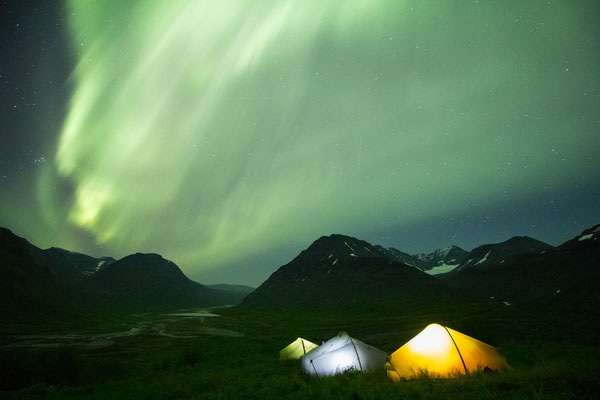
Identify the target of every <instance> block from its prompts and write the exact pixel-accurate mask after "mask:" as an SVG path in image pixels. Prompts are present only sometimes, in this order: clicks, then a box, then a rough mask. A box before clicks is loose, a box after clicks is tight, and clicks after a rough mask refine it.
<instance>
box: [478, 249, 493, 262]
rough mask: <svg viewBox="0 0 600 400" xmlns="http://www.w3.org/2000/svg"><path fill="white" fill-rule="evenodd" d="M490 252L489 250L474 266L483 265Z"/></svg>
mask: <svg viewBox="0 0 600 400" xmlns="http://www.w3.org/2000/svg"><path fill="white" fill-rule="evenodd" d="M491 252H492V251H491V250H490V251H488V252H487V254H486V255H485V256H483V258H482V259H481V260H479V261H477V262H476V263H475V265H479V264H483V263H484V262H486V261H487V258H488V256H489V255H490V253H491Z"/></svg>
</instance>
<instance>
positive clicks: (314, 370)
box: [302, 332, 387, 376]
mask: <svg viewBox="0 0 600 400" xmlns="http://www.w3.org/2000/svg"><path fill="white" fill-rule="evenodd" d="M386 358H387V354H386V353H384V352H383V351H381V350H379V349H376V348H375V347H373V346H369V345H368V344H365V343H363V342H361V341H360V340H356V339H353V338H351V337H350V336H348V334H347V333H346V332H340V333H338V334H337V336H335V337H334V338H331V339H329V340H328V341H326V342H325V343H323V344H322V345H321V346H319V347H317V348H316V349H314V350H311V351H310V352H308V353H306V354H305V355H304V356H302V369H303V370H304V371H305V372H306V373H308V374H310V375H312V376H330V375H336V374H340V373H342V372H344V371H347V370H350V369H352V370H356V371H368V370H373V369H377V368H383V366H384V365H385V360H386Z"/></svg>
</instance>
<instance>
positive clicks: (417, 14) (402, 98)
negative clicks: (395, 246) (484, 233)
mask: <svg viewBox="0 0 600 400" xmlns="http://www.w3.org/2000/svg"><path fill="white" fill-rule="evenodd" d="M67 4H68V7H67V8H68V13H69V14H68V18H69V26H70V33H71V37H72V44H73V48H74V50H75V51H76V52H77V54H78V63H77V65H76V69H75V70H74V73H73V78H72V79H73V86H74V91H73V95H72V100H71V103H70V107H69V111H68V115H67V117H66V120H65V124H64V129H63V131H62V133H61V136H60V139H59V143H58V149H57V153H56V157H55V163H54V165H48V166H46V167H45V168H46V170H45V171H44V172H43V173H42V174H41V175H40V176H41V177H40V181H39V183H38V187H39V197H40V202H41V204H42V207H44V208H45V211H44V214H45V216H46V223H47V224H49V225H56V226H59V225H60V224H64V222H61V221H62V219H61V218H62V216H64V217H65V219H66V220H67V221H68V222H67V223H68V224H69V225H74V226H75V227H77V228H78V229H82V230H84V231H86V232H89V233H90V234H92V235H93V237H94V238H95V240H96V241H98V242H99V243H101V244H103V245H104V246H105V249H106V252H107V253H108V254H112V255H117V256H120V255H124V254H127V253H131V252H135V251H153V252H159V253H161V254H163V255H164V256H165V257H168V258H170V259H173V260H174V261H175V262H177V263H178V264H179V265H180V266H181V267H182V268H183V269H184V271H185V272H186V273H191V274H192V276H193V277H200V278H201V277H202V273H203V271H207V270H209V269H211V268H220V267H225V266H227V265H229V264H232V263H240V262H242V261H243V260H244V259H245V258H247V257H256V256H257V255H260V254H263V253H266V252H268V251H269V250H270V249H272V248H278V247H285V246H286V245H287V244H289V243H292V244H293V245H294V246H298V248H302V246H304V245H306V244H308V243H310V241H311V240H313V239H315V238H316V237H318V236H320V235H323V234H329V233H332V232H340V233H347V234H355V235H359V236H360V235H361V234H362V235H364V234H366V233H368V232H373V231H376V230H377V229H378V228H379V227H381V226H383V225H392V226H397V227H401V226H404V225H408V224H414V223H416V222H418V221H420V220H424V219H426V218H432V217H436V216H440V217H441V216H443V215H446V214H451V213H453V212H460V211H463V210H465V209H466V208H468V207H469V206H470V205H473V204H493V203H496V202H503V201H506V200H508V199H512V198H514V197H518V196H522V195H524V194H527V193H528V192H529V191H531V189H532V185H537V186H538V187H537V188H536V190H542V189H545V190H551V189H554V188H560V187H564V186H567V185H569V184H570V183H572V182H573V181H574V180H577V179H578V177H579V176H580V175H581V172H582V171H584V170H586V169H589V168H590V163H592V161H590V160H594V159H595V157H596V156H597V150H598V140H597V139H598V138H597V134H596V133H594V132H597V130H598V120H597V114H598V111H597V109H596V106H595V104H594V102H589V101H587V98H586V97H585V94H584V92H586V91H587V90H589V87H590V81H592V80H593V81H594V82H595V83H594V85H596V89H597V84H598V81H597V74H598V72H597V71H599V70H600V60H599V55H598V52H597V49H596V48H595V47H594V46H593V43H590V44H589V49H588V51H585V52H582V51H581V50H580V48H581V46H580V43H581V42H585V40H586V38H587V37H588V35H589V29H591V28H590V26H592V25H591V24H593V19H589V18H590V16H586V15H583V14H581V13H579V12H578V11H577V10H576V9H575V8H574V7H572V6H571V5H569V3H568V2H564V3H561V2H557V3H556V4H550V5H549V4H547V3H546V2H543V3H540V2H521V1H516V2H489V3H486V2H481V3H471V2H465V1H454V2H451V1H447V2H422V1H414V2H408V1H397V0H390V1H352V2H341V1H323V0H320V1H308V0H290V1H254V0H247V1H242V0H237V1H235V2H233V1H231V2H228V1H220V0H219V1H216V0H215V1H212V0H207V1H196V0H189V1H185V0H181V1H122V2H121V1H96V2H90V1H79V0H73V1H69V2H68V3H67ZM586 18H588V19H589V20H588V19H586ZM586 29H587V30H588V31H586ZM573 43H578V46H579V50H577V51H576V50H574V48H573ZM549 82H552V83H551V84H549ZM575 135H577V138H576V139H574V138H573V137H574V136H575ZM594 165H596V167H595V168H596V171H597V170H598V168H597V164H594ZM59 180H66V181H68V182H70V184H71V185H72V190H73V199H72V201H70V202H67V203H64V204H63V203H61V202H60V201H58V200H56V199H54V200H52V199H50V198H49V197H51V196H52V195H51V194H48V193H49V192H50V190H49V189H48V188H49V187H52V186H53V185H56V182H57V181H59ZM540 182H544V183H543V188H540V187H539V186H540ZM270 267H272V268H275V267H276V265H273V266H270ZM264 277H266V276H260V277H256V278H252V279H253V280H254V279H255V280H256V282H260V281H261V280H262V278H264ZM232 280H233V281H236V280H237V279H233V278H232Z"/></svg>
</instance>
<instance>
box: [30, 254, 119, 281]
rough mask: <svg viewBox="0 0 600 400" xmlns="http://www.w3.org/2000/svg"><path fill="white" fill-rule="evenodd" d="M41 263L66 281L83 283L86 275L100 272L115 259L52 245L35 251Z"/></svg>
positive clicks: (36, 257)
mask: <svg viewBox="0 0 600 400" xmlns="http://www.w3.org/2000/svg"><path fill="white" fill-rule="evenodd" d="M34 258H35V260H36V262H37V263H38V264H39V265H43V266H45V267H47V268H49V269H51V270H52V271H54V273H55V274H56V275H57V277H58V279H59V280H61V281H63V282H65V283H81V282H82V281H83V280H84V279H85V277H87V276H90V275H93V274H95V273H96V272H98V271H99V270H100V269H101V268H103V267H106V266H108V265H110V264H112V263H113V262H115V260H114V259H113V258H112V257H102V258H95V257H91V256H88V255H87V254H81V253H76V252H73V251H69V250H64V249H60V248H58V247H51V248H49V249H46V250H41V251H37V252H35V253H34Z"/></svg>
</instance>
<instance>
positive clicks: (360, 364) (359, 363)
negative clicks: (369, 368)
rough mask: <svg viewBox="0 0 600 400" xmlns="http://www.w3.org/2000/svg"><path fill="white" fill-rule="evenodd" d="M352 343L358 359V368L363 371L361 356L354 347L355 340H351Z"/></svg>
mask: <svg viewBox="0 0 600 400" xmlns="http://www.w3.org/2000/svg"><path fill="white" fill-rule="evenodd" d="M350 343H352V347H354V352H355V353H356V358H357V359H358V366H359V367H360V370H361V371H362V370H363V367H362V363H361V362H360V356H359V355H358V351H357V350H356V346H355V345H354V340H352V338H350Z"/></svg>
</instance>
